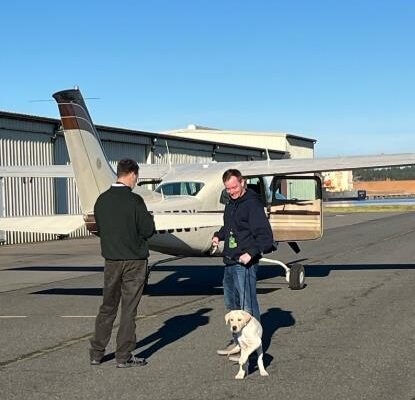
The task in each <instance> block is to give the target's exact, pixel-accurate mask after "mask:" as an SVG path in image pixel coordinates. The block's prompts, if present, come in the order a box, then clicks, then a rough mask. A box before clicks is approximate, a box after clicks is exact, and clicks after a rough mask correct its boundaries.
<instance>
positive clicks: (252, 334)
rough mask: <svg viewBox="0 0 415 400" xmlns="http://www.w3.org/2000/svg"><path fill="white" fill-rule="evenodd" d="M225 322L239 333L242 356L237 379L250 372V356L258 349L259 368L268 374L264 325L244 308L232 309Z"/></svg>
mask: <svg viewBox="0 0 415 400" xmlns="http://www.w3.org/2000/svg"><path fill="white" fill-rule="evenodd" d="M225 322H226V324H229V325H230V326H231V332H232V333H234V334H236V335H237V338H238V343H239V347H240V348H241V357H240V358H239V371H238V373H237V374H236V376H235V379H244V378H245V375H246V374H247V372H248V357H249V356H250V355H251V354H252V353H253V352H254V351H255V350H256V352H257V353H258V369H259V373H260V374H261V376H268V372H267V371H265V368H264V362H263V352H262V340H261V337H262V326H261V324H260V322H259V321H257V320H256V319H255V318H254V317H253V316H252V315H251V314H249V313H248V312H246V311H244V310H232V311H230V312H228V313H227V314H226V315H225Z"/></svg>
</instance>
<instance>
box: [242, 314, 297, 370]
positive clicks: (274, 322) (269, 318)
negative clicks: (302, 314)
mask: <svg viewBox="0 0 415 400" xmlns="http://www.w3.org/2000/svg"><path fill="white" fill-rule="evenodd" d="M294 324H295V319H294V317H293V316H292V312H291V311H285V310H281V308H278V307H275V308H269V309H268V311H267V312H265V313H263V314H262V315H261V325H262V329H263V333H262V350H263V352H264V366H265V367H267V366H268V365H270V364H271V362H272V360H273V359H274V357H273V356H272V355H271V354H268V353H267V350H268V348H269V345H270V344H271V339H272V337H273V335H274V333H275V332H276V331H277V330H278V329H279V328H284V327H286V326H292V325H294ZM255 354H256V353H255ZM255 360H256V356H255ZM256 369H257V366H256V362H254V363H250V364H249V373H252V372H253V371H254V370H256Z"/></svg>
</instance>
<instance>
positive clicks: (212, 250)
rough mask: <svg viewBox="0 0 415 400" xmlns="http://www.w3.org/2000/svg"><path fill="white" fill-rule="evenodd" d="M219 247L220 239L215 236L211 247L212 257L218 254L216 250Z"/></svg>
mask: <svg viewBox="0 0 415 400" xmlns="http://www.w3.org/2000/svg"><path fill="white" fill-rule="evenodd" d="M218 246H219V238H218V237H217V236H213V238H212V245H211V246H210V255H213V254H214V253H216V250H217V249H218Z"/></svg>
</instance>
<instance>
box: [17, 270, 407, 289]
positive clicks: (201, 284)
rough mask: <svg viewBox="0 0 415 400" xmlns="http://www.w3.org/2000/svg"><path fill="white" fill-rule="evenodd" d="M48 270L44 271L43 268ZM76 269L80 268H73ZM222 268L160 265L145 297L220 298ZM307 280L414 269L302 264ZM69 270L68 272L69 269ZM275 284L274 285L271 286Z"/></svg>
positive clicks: (262, 275) (265, 273) (268, 273)
mask: <svg viewBox="0 0 415 400" xmlns="http://www.w3.org/2000/svg"><path fill="white" fill-rule="evenodd" d="M46 268H47V269H46ZM68 268H73V269H72V270H73V271H78V270H79V271H85V272H87V271H88V269H89V271H91V272H100V271H101V270H103V267H86V268H84V267H23V268H13V270H23V271H27V270H30V271H65V270H66V271H68ZM76 268H79V269H76ZM223 268H224V267H223V265H204V266H200V265H172V266H168V265H162V266H157V267H155V268H154V270H153V271H154V272H172V273H171V274H167V275H166V276H165V277H164V278H162V279H161V280H160V281H159V282H155V283H152V282H151V275H150V283H149V284H148V285H147V286H146V288H145V290H144V294H146V295H148V296H159V297H160V296H197V295H200V296H209V295H222V294H223V289H222V278H223ZM304 268H305V274H306V277H327V276H328V275H329V274H330V272H331V271H365V270H367V271H377V270H398V269H415V264H328V265H324V264H304ZM69 270H71V269H69ZM283 275H284V273H283V269H282V268H280V267H278V266H277V267H275V266H269V265H264V266H261V268H259V270H258V275H257V278H258V281H262V280H266V279H271V278H276V277H282V276H283ZM274 284H275V283H273V285H274ZM280 289H281V288H280V287H275V286H272V287H258V289H257V292H258V294H266V293H270V292H274V291H276V290H280ZM31 294H49V295H50V294H53V295H73V296H101V295H102V288H98V287H93V288H65V287H60V288H59V287H58V288H52V289H46V290H40V291H37V292H32V293H31Z"/></svg>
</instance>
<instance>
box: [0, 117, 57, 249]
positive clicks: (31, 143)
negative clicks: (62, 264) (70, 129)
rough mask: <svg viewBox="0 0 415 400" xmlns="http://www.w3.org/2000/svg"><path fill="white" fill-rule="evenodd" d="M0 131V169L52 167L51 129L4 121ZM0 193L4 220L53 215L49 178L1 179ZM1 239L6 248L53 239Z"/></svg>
mask: <svg viewBox="0 0 415 400" xmlns="http://www.w3.org/2000/svg"><path fill="white" fill-rule="evenodd" d="M0 128H1V129H0V165H48V164H53V143H52V141H51V137H52V136H53V131H54V126H53V125H51V124H47V123H41V122H31V121H25V122H21V121H18V120H10V119H7V120H2V121H1V125H0ZM2 190H3V193H0V196H2V197H3V201H4V204H3V212H4V215H5V216H25V215H47V214H53V213H54V202H55V199H54V196H55V194H54V190H53V178H32V179H31V178H24V177H23V178H3V185H2ZM3 236H5V240H6V243H10V244H12V243H25V242H34V241H41V240H50V239H53V235H46V234H38V233H25V232H6V233H5V235H3Z"/></svg>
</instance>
